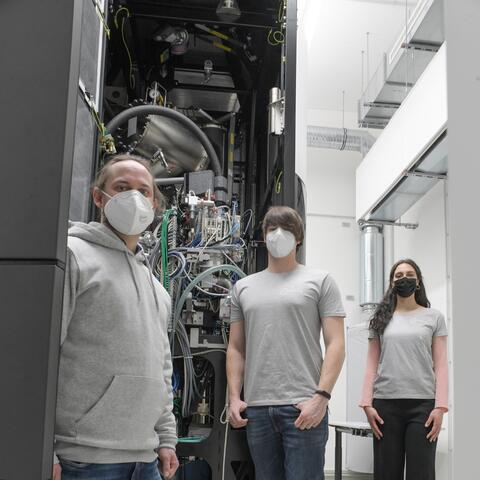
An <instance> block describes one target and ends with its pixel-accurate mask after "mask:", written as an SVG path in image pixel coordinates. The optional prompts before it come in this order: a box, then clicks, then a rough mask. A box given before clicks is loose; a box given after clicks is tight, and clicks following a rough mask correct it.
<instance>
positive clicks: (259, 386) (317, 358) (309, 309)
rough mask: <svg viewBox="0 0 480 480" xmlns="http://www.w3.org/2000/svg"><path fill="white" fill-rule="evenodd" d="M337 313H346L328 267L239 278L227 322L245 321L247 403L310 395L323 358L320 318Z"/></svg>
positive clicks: (294, 400)
mask: <svg viewBox="0 0 480 480" xmlns="http://www.w3.org/2000/svg"><path fill="white" fill-rule="evenodd" d="M337 316H338V317H344V316H345V312H344V309H343V306H342V301H341V297H340V292H339V290H338V287H337V285H336V283H335V281H334V280H333V278H332V277H331V276H330V275H329V274H328V273H327V272H322V271H318V270H312V269H310V268H307V267H305V266H303V265H300V266H298V267H297V268H295V269H294V270H292V271H290V272H285V273H272V272H269V271H268V270H263V271H261V272H259V273H255V274H253V275H249V276H248V277H246V278H244V279H242V280H239V281H238V282H237V283H236V285H235V287H234V288H233V291H232V313H231V322H237V321H244V322H245V324H244V326H245V341H246V355H245V377H244V394H245V401H246V402H247V403H248V405H250V406H261V405H289V404H294V403H298V402H301V401H303V400H306V399H308V398H310V397H311V396H312V395H313V393H314V391H315V390H316V388H317V385H318V382H319V379H320V369H321V367H322V362H323V356H322V349H321V346H320V332H321V328H322V324H321V319H322V318H324V317H337Z"/></svg>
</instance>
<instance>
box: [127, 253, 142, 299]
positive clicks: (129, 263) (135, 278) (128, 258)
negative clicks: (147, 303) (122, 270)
mask: <svg viewBox="0 0 480 480" xmlns="http://www.w3.org/2000/svg"><path fill="white" fill-rule="evenodd" d="M125 259H126V260H127V263H128V267H129V268H130V273H131V274H132V278H133V283H134V285H135V290H136V291H137V298H138V303H140V288H139V286H138V282H137V277H136V276H135V270H134V269H133V265H132V263H131V262H130V255H129V254H128V253H127V252H125Z"/></svg>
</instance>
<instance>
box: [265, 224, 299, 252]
mask: <svg viewBox="0 0 480 480" xmlns="http://www.w3.org/2000/svg"><path fill="white" fill-rule="evenodd" d="M266 243H267V249H268V251H269V252H270V255H272V257H275V258H282V257H286V256H287V255H288V254H289V253H290V252H291V251H292V250H293V249H294V248H295V245H296V244H297V241H296V240H295V235H294V234H293V233H292V232H289V231H288V230H283V228H281V227H278V228H276V229H275V230H273V231H271V232H269V233H267V240H266Z"/></svg>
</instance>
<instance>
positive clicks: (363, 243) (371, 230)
mask: <svg viewBox="0 0 480 480" xmlns="http://www.w3.org/2000/svg"><path fill="white" fill-rule="evenodd" d="M383 290H384V257H383V230H382V227H380V226H378V225H369V224H368V223H367V224H364V225H363V226H362V227H361V238H360V306H361V307H363V308H364V309H370V308H375V306H376V305H378V304H379V303H380V302H381V301H382V297H383Z"/></svg>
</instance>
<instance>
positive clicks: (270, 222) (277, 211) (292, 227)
mask: <svg viewBox="0 0 480 480" xmlns="http://www.w3.org/2000/svg"><path fill="white" fill-rule="evenodd" d="M278 227H280V228H283V229H284V230H288V231H289V232H291V233H293V234H294V235H295V239H296V240H297V242H300V243H302V242H303V239H304V236H305V227H304V225H303V220H302V217H301V216H300V215H299V213H298V212H297V211H296V210H294V209H293V208H290V207H285V206H279V207H270V208H269V210H268V212H267V214H266V215H265V217H264V219H263V223H262V229H263V235H264V237H265V236H266V235H267V232H268V230H269V229H270V228H278Z"/></svg>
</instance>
